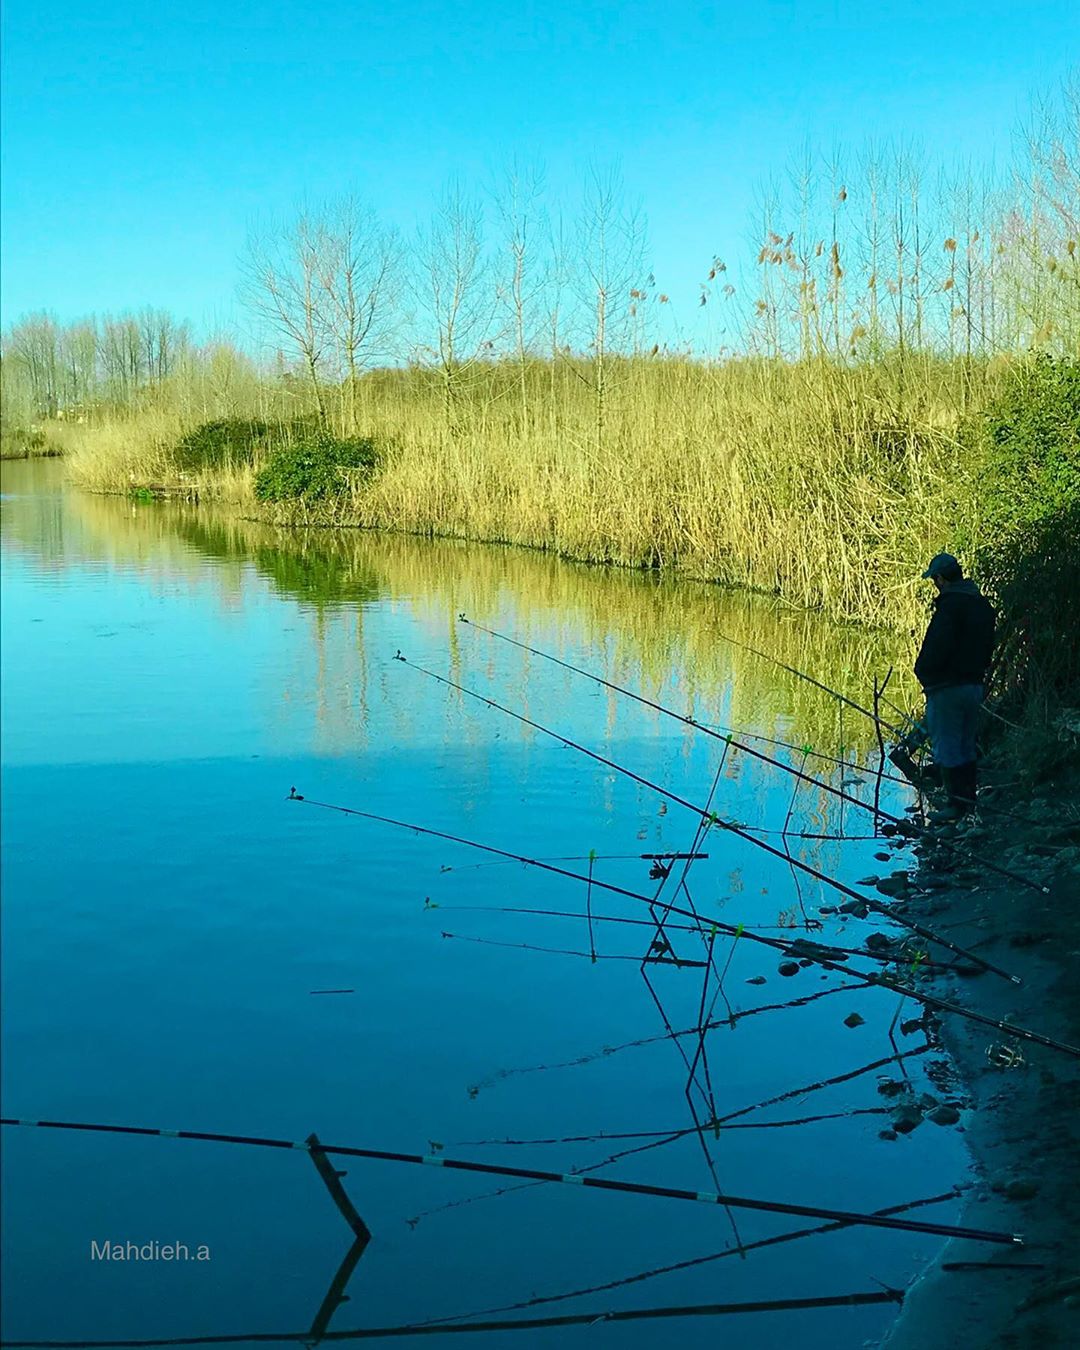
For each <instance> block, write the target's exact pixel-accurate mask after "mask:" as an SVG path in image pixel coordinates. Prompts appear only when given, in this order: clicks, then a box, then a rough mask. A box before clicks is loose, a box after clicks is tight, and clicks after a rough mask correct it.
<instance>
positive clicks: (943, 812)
mask: <svg viewBox="0 0 1080 1350" xmlns="http://www.w3.org/2000/svg"><path fill="white" fill-rule="evenodd" d="M966 767H967V766H966V765H965V766H963V767H962V768H957V769H947V768H946V767H945V766H944V765H942V766H941V782H942V784H943V786H944V788H945V792H946V796H947V800H946V802H945V805H944V806H942V807H940V808H939V809H938V810H937V811H932V812H931V813H930V816H929V817H928V821H929V824H931V825H947V824H948V823H949V822H950V821H954V820H959V819H960V817H961V816H962V815H963V814H964V812H965V810H966V809H967V802H966V801H965V800H964V799H963V773H964V768H966ZM958 775H959V776H958Z"/></svg>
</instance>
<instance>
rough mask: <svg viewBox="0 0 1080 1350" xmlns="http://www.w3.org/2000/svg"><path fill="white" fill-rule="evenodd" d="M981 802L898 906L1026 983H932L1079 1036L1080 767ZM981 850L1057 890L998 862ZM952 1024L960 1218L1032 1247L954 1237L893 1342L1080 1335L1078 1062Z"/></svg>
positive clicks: (1073, 1338)
mask: <svg viewBox="0 0 1080 1350" xmlns="http://www.w3.org/2000/svg"><path fill="white" fill-rule="evenodd" d="M984 808H985V809H982V810H981V811H980V815H979V817H978V819H977V820H976V821H975V822H974V823H971V824H967V823H964V824H961V825H959V826H950V827H947V833H946V832H942V833H941V834H940V835H939V839H940V840H945V839H956V840H958V841H960V842H961V850H960V853H959V854H957V853H956V852H955V851H950V850H947V849H946V848H944V847H942V846H941V844H940V843H938V842H932V841H927V842H922V843H920V844H919V845H918V846H917V848H916V857H915V858H914V859H913V860H912V863H913V868H917V870H913V872H912V874H911V880H912V883H913V884H912V886H911V888H910V889H909V890H908V891H907V893H906V894H905V893H902V894H901V896H900V898H899V899H898V901H897V903H898V904H900V905H902V906H903V910H904V913H905V914H907V915H909V916H911V917H913V918H916V919H925V920H927V921H928V922H929V923H932V925H933V926H934V927H935V928H937V929H938V930H939V931H943V932H944V933H945V935H946V936H948V937H949V938H951V939H953V940H954V941H955V942H957V943H959V944H960V945H962V946H964V947H967V948H970V949H974V950H975V951H976V952H977V953H978V954H979V955H980V956H981V957H983V958H985V959H986V960H988V961H990V962H992V963H993V964H994V965H996V966H999V967H1002V968H1004V969H1005V970H1007V971H1008V972H1010V973H1011V974H1014V975H1017V976H1019V977H1020V979H1021V980H1022V981H1023V983H1022V984H1019V985H1017V984H1012V983H1009V982H1007V981H1006V980H1004V979H1001V978H999V977H998V976H996V975H994V974H990V973H982V974H979V975H960V974H958V973H950V974H940V973H939V974H937V975H936V977H935V978H934V979H933V980H932V981H928V983H927V985H926V988H927V989H929V990H932V991H933V992H936V993H938V994H940V995H941V996H943V997H947V998H950V999H954V1000H955V1001H956V1002H958V1003H962V1004H964V1005H965V1006H966V1007H969V1008H971V1009H973V1010H975V1011H977V1012H979V1013H982V1014H984V1015H986V1016H989V1017H994V1018H998V1019H1007V1020H1009V1021H1011V1022H1014V1023H1015V1024H1016V1025H1018V1026H1023V1027H1026V1028H1029V1029H1031V1030H1034V1031H1038V1032H1040V1033H1042V1034H1044V1035H1046V1036H1050V1037H1053V1038H1055V1039H1056V1040H1059V1041H1063V1042H1066V1043H1067V1044H1068V1045H1071V1046H1080V772H1077V771H1075V770H1073V771H1072V772H1070V773H1067V774H1062V775H1060V776H1059V778H1058V780H1057V781H1055V782H1053V783H1049V784H1044V785H1043V786H1042V788H1041V795H1036V796H1035V797H1029V798H1026V799H1025V798H1020V797H1017V796H1015V795H1014V792H1013V790H1012V789H1010V788H1009V787H1008V786H1007V785H1005V784H1000V785H999V786H998V787H997V788H996V789H991V791H989V792H988V793H987V795H986V797H985V799H984ZM1005 812H1010V813H1012V814H1011V815H1006V814H1004V813H1005ZM1017 817H1023V819H1018V818H1017ZM975 855H978V856H979V857H981V858H985V859H989V860H991V861H992V862H994V863H996V864H997V865H999V866H1001V867H1005V868H1008V869H1010V870H1011V871H1013V872H1016V873H1018V874H1019V875H1021V876H1024V877H1027V878H1029V879H1030V880H1032V881H1035V882H1037V883H1039V884H1040V885H1041V886H1043V887H1045V888H1046V889H1047V891H1048V892H1049V893H1048V894H1045V893H1041V892H1040V891H1039V890H1036V889H1033V888H1032V887H1030V886H1025V885H1023V884H1020V883H1018V882H1015V881H1010V880H1007V879H1005V878H1003V877H1001V876H999V875H996V874H994V873H992V872H990V871H988V870H987V869H986V867H985V866H980V865H979V864H978V863H977V862H976V861H975V860H974V857H975ZM927 882H929V885H928V886H926V885H924V884H921V883H927ZM941 1034H942V1039H943V1041H944V1043H945V1045H946V1047H947V1048H948V1049H949V1050H950V1052H951V1053H952V1055H953V1058H954V1060H955V1062H956V1064H957V1066H958V1068H959V1071H960V1075H961V1081H962V1092H961V1096H962V1100H959V1101H958V1102H957V1105H958V1106H959V1107H960V1120H959V1123H958V1124H957V1126H956V1128H958V1129H962V1130H964V1131H965V1132H966V1137H967V1142H968V1145H969V1147H970V1149H971V1152H972V1155H973V1160H974V1165H975V1178H974V1182H973V1184H972V1186H971V1188H970V1189H969V1191H968V1193H967V1194H968V1199H967V1205H966V1208H965V1213H964V1216H963V1220H962V1222H963V1223H965V1224H967V1225H970V1226H972V1227H977V1228H981V1229H993V1230H998V1231H1005V1232H1015V1233H1019V1234H1022V1235H1023V1238H1024V1245H1023V1246H1022V1247H1014V1248H1010V1247H1000V1246H990V1245H988V1244H985V1243H975V1242H971V1241H966V1240H965V1241H953V1242H950V1243H949V1244H948V1245H947V1246H946V1247H945V1249H944V1250H943V1251H942V1253H941V1254H940V1257H939V1258H938V1261H937V1262H936V1263H935V1265H934V1266H932V1267H931V1268H930V1269H929V1270H927V1271H926V1272H925V1273H924V1275H923V1276H922V1277H921V1278H920V1279H919V1280H918V1281H917V1282H916V1283H915V1285H914V1286H913V1288H912V1289H910V1290H909V1291H908V1294H907V1297H906V1299H905V1303H904V1310H903V1312H902V1314H901V1316H900V1319H899V1321H898V1322H897V1324H896V1326H895V1327H894V1328H893V1331H892V1333H891V1334H890V1335H889V1336H888V1337H887V1338H886V1340H885V1341H884V1343H883V1345H884V1347H887V1350H939V1348H940V1350H1029V1347H1030V1348H1032V1350H1033V1348H1034V1347H1062V1348H1063V1350H1064V1347H1074V1346H1077V1345H1080V1126H1078V1117H1080V1058H1076V1057H1075V1056H1072V1055H1069V1054H1065V1053H1062V1052H1060V1051H1055V1050H1051V1049H1048V1048H1044V1047H1041V1046H1038V1045H1034V1044H1031V1043H1026V1042H1024V1041H1022V1040H1020V1039H1018V1038H1015V1037H1011V1036H1009V1035H1007V1034H1005V1033H999V1032H995V1031H993V1030H991V1029H990V1028H988V1027H983V1026H980V1025H978V1024H976V1023H974V1022H970V1021H966V1020H964V1019H962V1018H959V1017H956V1016H949V1015H947V1014H946V1015H944V1016H943V1021H942V1031H941ZM903 1143H904V1141H903V1138H902V1137H900V1138H898V1140H897V1147H903Z"/></svg>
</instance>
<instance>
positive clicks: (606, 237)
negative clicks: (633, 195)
mask: <svg viewBox="0 0 1080 1350" xmlns="http://www.w3.org/2000/svg"><path fill="white" fill-rule="evenodd" d="M578 246H579V251H580V259H581V273H580V279H581V285H582V287H583V293H582V301H583V303H584V305H585V306H586V307H587V310H588V313H589V316H590V318H589V339H590V341H589V346H590V347H591V349H592V356H593V360H592V371H591V379H590V380H589V383H590V384H591V386H592V390H593V424H594V437H595V442H596V446H597V449H599V448H600V446H601V445H602V444H603V439H604V428H605V423H606V419H607V405H608V397H609V394H610V389H611V378H612V377H611V358H612V355H613V354H614V353H615V352H617V351H618V350H619V349H620V347H621V345H622V344H623V343H624V342H625V340H626V337H627V333H628V330H629V322H630V307H631V301H632V297H631V295H630V292H631V291H632V290H634V289H636V288H637V284H638V282H639V280H640V278H641V274H642V272H643V270H644V222H643V220H642V218H641V215H640V213H639V211H638V210H637V209H636V208H634V207H628V206H627V204H626V201H625V195H624V192H623V188H622V182H621V180H620V178H619V175H618V173H617V172H615V171H614V170H612V171H608V172H602V171H600V170H597V169H593V170H592V171H591V172H590V173H589V176H588V179H587V181H586V186H585V196H584V201H583V204H582V210H581V216H580V219H579V230H578Z"/></svg>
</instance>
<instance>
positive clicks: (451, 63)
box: [0, 0, 1080, 332]
mask: <svg viewBox="0 0 1080 1350" xmlns="http://www.w3.org/2000/svg"><path fill="white" fill-rule="evenodd" d="M1078 61H1080V6H1077V5H1076V4H1075V3H1073V2H1072V0H1031V2H1030V3H1027V4H1020V3H1019V2H1018V0H1010V2H1009V3H1002V0H983V3H978V4H975V3H971V4H960V3H956V0H938V2H937V3H934V4H930V3H924V4H918V5H916V4H912V3H906V4H901V3H896V0H877V3H875V4H869V3H867V2H866V0H860V2H859V3H848V2H847V0H791V2H789V3H781V2H780V0H764V2H761V0H758V2H757V3H751V0H744V2H743V3H739V4H711V5H707V4H701V3H685V2H682V0H670V2H669V3H667V4H657V3H656V2H655V0H650V3H640V0H630V2H629V3H622V4H617V5H616V4H608V5H597V4H592V3H589V2H588V0H544V3H541V2H540V0H518V3H511V2H509V0H499V3H494V2H493V0H479V2H478V3H472V4H468V3H457V4H450V3H438V2H436V0H411V3H409V4H407V5H406V4H398V3H395V0H383V3H380V4H371V3H367V0H354V3H352V4H348V5H345V4H335V3H333V0H323V2H322V3H318V4H316V3H305V2H304V0H268V2H267V3H265V4H261V5H253V4H235V3H234V4H229V3H227V2H226V3H221V0H219V3H216V4H209V3H206V2H205V0H188V2H187V3H185V4H183V5H182V6H178V7H177V8H176V11H175V12H174V13H163V7H162V6H161V5H160V4H159V3H155V4H149V3H146V0H129V3H126V4H124V5H122V6H121V5H115V4H111V3H109V2H108V0H98V2H97V3H95V4H90V3H85V2H80V3H73V0H50V3H48V4H44V3H42V0H8V3H7V4H6V6H5V17H4V44H3V74H4V80H3V93H2V97H3V141H4V173H3V189H4V190H3V203H2V225H3V287H2V292H0V302H2V304H0V307H2V319H3V322H4V323H8V322H10V321H11V320H12V319H13V318H15V317H17V316H18V315H19V314H21V313H23V312H26V311H28V310H31V309H37V308H41V307H44V308H47V309H51V310H53V311H55V312H56V313H57V314H58V315H59V317H60V318H61V319H65V320H67V319H72V318H75V317H78V316H79V315H81V314H83V313H86V312H89V311H98V312H101V311H106V310H113V311H115V310H119V309H123V308H125V307H129V306H139V305H142V304H146V303H152V304H155V305H162V306H165V307H167V308H170V309H172V310H174V311H175V312H176V313H178V314H180V315H182V316H184V317H187V318H189V319H191V320H192V321H193V322H194V323H195V325H196V327H197V329H199V330H201V331H204V332H205V331H206V330H207V329H209V328H210V327H212V326H214V325H215V324H228V323H230V322H231V321H232V319H233V317H234V315H235V312H236V304H235V288H236V260H237V255H238V253H239V251H240V250H241V248H242V246H243V241H244V237H245V232H246V229H247V227H248V224H249V222H251V221H252V220H253V219H255V218H258V217H260V216H263V217H265V216H266V215H267V214H268V213H278V212H284V211H288V210H289V209H290V208H291V207H292V206H294V205H296V204H297V203H298V202H299V201H301V200H302V199H305V198H306V199H308V200H312V199H318V198H320V197H322V196H325V195H328V194H334V193H339V192H341V191H343V190H352V191H355V192H357V193H358V194H359V195H360V196H361V197H363V198H365V199H366V200H368V201H370V202H371V203H372V204H373V205H374V206H375V207H377V208H378V210H379V211H380V212H381V213H382V214H383V215H384V217H385V218H386V219H387V220H388V221H390V222H392V223H395V224H397V225H398V226H399V227H401V228H402V229H403V231H405V232H406V233H407V234H408V233H411V231H412V229H413V228H414V226H415V223H416V221H417V220H418V219H419V218H420V217H422V216H423V215H424V214H425V213H426V212H427V211H429V210H430V207H431V205H432V203H433V200H434V198H435V196H436V194H437V192H438V190H439V188H440V186H441V185H442V184H443V183H444V182H445V181H446V179H447V178H448V177H449V176H450V175H458V176H459V177H460V178H461V179H463V180H464V181H465V182H466V183H475V184H477V185H480V184H482V183H483V182H484V181H485V180H486V179H488V178H489V177H490V176H491V174H492V173H493V171H496V170H497V169H498V168H499V166H500V165H501V164H503V163H505V162H506V161H507V160H508V159H509V158H510V157H511V156H514V155H516V156H518V157H519V159H524V160H530V159H535V160H541V161H542V162H543V164H544V165H545V167H546V173H547V180H548V183H549V186H550V188H551V190H552V191H553V193H554V194H556V195H563V194H565V195H568V196H569V195H571V194H573V192H574V191H576V189H577V186H578V184H579V183H580V181H581V179H582V177H583V173H584V171H585V169H586V168H587V166H588V165H589V164H590V163H595V164H601V165H605V164H608V163H610V162H612V161H616V160H618V161H620V162H621V167H622V172H623V177H624V179H625V181H626V183H627V186H628V189H629V190H630V192H631V193H632V194H633V195H635V196H636V197H638V198H640V200H641V203H642V206H643V207H644V211H645V213H646V216H647V218H648V222H649V235H650V239H651V245H652V257H653V261H654V270H655V272H656V276H657V280H658V283H659V285H660V286H661V287H662V288H664V289H666V290H667V291H669V293H670V294H671V296H672V300H673V301H674V302H675V304H676V308H678V309H681V310H682V312H684V313H685V314H687V315H688V316H689V314H690V311H691V307H692V306H693V304H694V301H695V299H696V293H697V283H698V282H699V281H700V280H701V279H702V278H703V275H704V273H705V271H706V270H707V267H708V263H709V260H710V259H711V258H712V257H713V256H714V254H719V255H720V256H723V257H728V258H731V257H734V256H735V255H736V254H737V253H739V252H744V253H745V252H746V251H748V249H749V244H747V243H746V242H745V241H746V237H747V230H748V222H749V215H750V212H751V209H752V206H753V203H754V200H755V193H756V192H757V191H758V190H759V189H760V188H761V185H762V183H763V182H764V181H765V180H767V179H768V177H769V176H770V175H776V174H781V173H783V172H784V169H785V166H786V164H787V163H788V161H789V160H790V158H791V156H792V155H794V154H797V153H798V152H799V150H800V147H802V146H804V145H806V144H807V143H808V142H809V143H810V144H811V145H813V146H814V147H816V148H818V149H819V150H821V151H822V152H824V153H827V152H828V151H830V150H832V149H833V148H835V147H837V146H842V147H848V148H850V149H854V150H857V149H858V148H859V147H860V146H861V145H862V144H863V143H864V142H865V140H866V138H868V137H877V138H895V139H903V140H905V141H909V142H910V141H914V142H921V143H922V144H923V145H924V146H926V147H927V149H928V150H929V151H930V152H931V153H932V154H933V155H941V156H942V157H943V158H945V159H960V160H970V161H974V162H982V161H984V160H987V159H990V158H996V159H997V161H999V162H1000V161H1002V160H1004V159H1007V157H1008V155H1009V153H1010V149H1011V142H1012V138H1013V135H1014V133H1015V130H1016V127H1017V123H1018V121H1019V120H1020V119H1021V118H1022V117H1023V116H1024V115H1025V113H1026V111H1027V109H1028V107H1029V104H1030V100H1031V97H1032V96H1033V95H1035V94H1037V93H1039V92H1040V91H1042V92H1046V91H1049V90H1051V89H1052V88H1053V87H1054V86H1055V85H1056V84H1058V83H1059V82H1060V81H1061V79H1062V78H1063V77H1064V76H1065V75H1066V74H1067V73H1068V72H1069V70H1070V68H1073V69H1075V67H1076V65H1077V63H1078Z"/></svg>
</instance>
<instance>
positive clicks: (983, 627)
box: [915, 553, 995, 820]
mask: <svg viewBox="0 0 1080 1350" xmlns="http://www.w3.org/2000/svg"><path fill="white" fill-rule="evenodd" d="M923 578H924V579H928V580H930V581H932V582H933V583H934V585H935V586H936V587H937V591H938V593H937V596H936V597H935V599H934V602H933V603H934V613H933V616H932V618H931V619H930V626H929V627H928V628H927V630H926V636H925V637H924V638H923V644H922V647H921V649H920V651H919V655H918V658H917V659H916V661H915V678H916V679H917V680H918V681H919V683H920V684H921V685H922V687H923V691H924V693H925V694H926V725H927V729H928V730H929V732H930V744H931V747H932V748H933V752H934V762H935V763H936V764H937V765H938V767H939V768H940V769H941V776H942V781H943V782H944V784H945V790H946V792H947V793H948V798H949V801H948V806H947V807H946V808H945V810H944V811H942V812H939V813H938V815H937V819H941V820H946V819H955V818H957V817H959V816H963V815H966V814H967V813H968V812H969V811H973V810H974V809H975V794H976V778H977V769H976V758H975V756H976V751H975V735H976V731H977V727H978V716H979V708H980V706H981V705H982V701H983V680H984V679H985V677H986V671H987V668H988V667H989V665H990V657H991V655H992V653H993V650H994V622H995V616H994V611H993V608H992V607H991V605H990V602H989V601H988V600H987V599H986V597H985V596H984V595H982V594H981V593H980V591H979V588H978V586H976V585H975V583H974V582H973V581H969V580H968V579H967V578H966V577H965V576H964V573H963V571H962V570H961V567H960V564H959V563H958V562H957V561H956V559H955V558H954V557H953V556H952V554H951V553H939V554H938V555H937V557H936V558H933V559H931V562H930V566H929V567H928V568H927V569H926V571H925V572H924V573H923Z"/></svg>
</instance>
